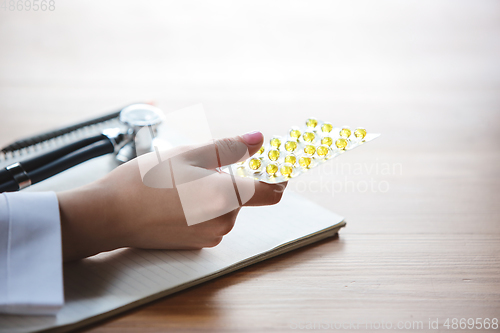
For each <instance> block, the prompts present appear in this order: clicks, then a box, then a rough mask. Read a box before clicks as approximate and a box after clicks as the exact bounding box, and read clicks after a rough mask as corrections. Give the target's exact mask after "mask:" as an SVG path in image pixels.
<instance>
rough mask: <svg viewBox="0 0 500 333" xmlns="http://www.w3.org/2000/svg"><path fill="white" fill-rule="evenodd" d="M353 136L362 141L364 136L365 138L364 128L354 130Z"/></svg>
mask: <svg viewBox="0 0 500 333" xmlns="http://www.w3.org/2000/svg"><path fill="white" fill-rule="evenodd" d="M354 135H355V136H356V137H357V138H358V139H364V138H365V136H366V130H365V129H364V128H362V127H359V128H356V130H355V131H354Z"/></svg>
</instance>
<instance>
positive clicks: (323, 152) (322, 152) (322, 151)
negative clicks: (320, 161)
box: [316, 145, 328, 156]
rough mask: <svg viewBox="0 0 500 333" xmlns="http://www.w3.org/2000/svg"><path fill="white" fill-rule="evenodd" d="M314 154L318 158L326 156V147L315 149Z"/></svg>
mask: <svg viewBox="0 0 500 333" xmlns="http://www.w3.org/2000/svg"><path fill="white" fill-rule="evenodd" d="M316 152H317V153H318V156H326V155H328V147H327V146H325V145H321V146H319V147H318V149H316Z"/></svg>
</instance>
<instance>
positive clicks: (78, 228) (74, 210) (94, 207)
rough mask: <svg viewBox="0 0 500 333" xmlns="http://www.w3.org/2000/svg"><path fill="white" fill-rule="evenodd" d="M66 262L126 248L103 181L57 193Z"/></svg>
mask: <svg viewBox="0 0 500 333" xmlns="http://www.w3.org/2000/svg"><path fill="white" fill-rule="evenodd" d="M57 198H58V201H59V212H60V217H61V237H62V245H63V246H62V247H63V259H64V261H71V260H76V259H81V258H85V257H88V256H91V255H94V254H97V253H100V252H103V251H110V250H114V249H116V248H119V247H121V246H123V245H122V244H120V239H121V237H120V235H119V233H118V232H117V231H118V230H119V228H116V226H114V225H113V221H114V219H112V218H110V217H111V216H112V215H113V205H112V200H111V199H112V198H111V195H110V194H109V191H108V190H107V189H106V188H105V186H103V184H102V183H101V182H95V183H92V184H89V185H87V186H83V187H80V188H77V189H74V190H70V191H66V192H61V193H57Z"/></svg>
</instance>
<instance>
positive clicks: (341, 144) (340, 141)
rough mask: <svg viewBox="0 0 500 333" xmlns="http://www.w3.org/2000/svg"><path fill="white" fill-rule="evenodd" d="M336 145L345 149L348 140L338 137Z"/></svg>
mask: <svg viewBox="0 0 500 333" xmlns="http://www.w3.org/2000/svg"><path fill="white" fill-rule="evenodd" d="M335 146H337V148H339V149H345V147H347V140H346V139H344V138H338V139H337V141H335Z"/></svg>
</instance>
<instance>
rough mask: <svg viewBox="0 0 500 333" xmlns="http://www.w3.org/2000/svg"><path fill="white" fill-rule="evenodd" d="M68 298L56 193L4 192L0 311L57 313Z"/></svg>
mask: <svg viewBox="0 0 500 333" xmlns="http://www.w3.org/2000/svg"><path fill="white" fill-rule="evenodd" d="M63 303H64V291H63V274H62V242H61V223H60V217H59V204H58V201H57V197H56V194H55V193H54V192H39V193H35V192H17V193H4V194H0V312H4V313H15V314H54V313H56V312H57V311H58V310H59V309H60V308H61V307H62V305H63Z"/></svg>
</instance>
